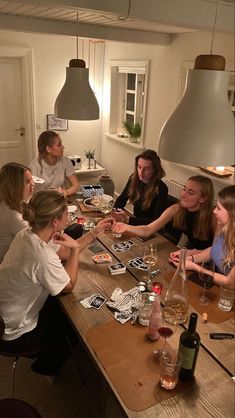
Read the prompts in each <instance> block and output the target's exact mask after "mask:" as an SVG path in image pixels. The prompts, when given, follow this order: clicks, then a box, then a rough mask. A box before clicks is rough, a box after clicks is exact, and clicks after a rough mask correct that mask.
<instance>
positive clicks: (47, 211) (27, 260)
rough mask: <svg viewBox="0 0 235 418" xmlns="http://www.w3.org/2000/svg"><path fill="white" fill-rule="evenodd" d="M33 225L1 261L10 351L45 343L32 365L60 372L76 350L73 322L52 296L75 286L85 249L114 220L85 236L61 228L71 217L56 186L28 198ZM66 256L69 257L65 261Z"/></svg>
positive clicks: (1, 310) (26, 209) (2, 310)
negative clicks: (71, 340)
mask: <svg viewBox="0 0 235 418" xmlns="http://www.w3.org/2000/svg"><path fill="white" fill-rule="evenodd" d="M22 214H23V219H24V220H26V221H28V224H29V228H24V229H23V230H21V231H20V232H19V233H18V234H17V235H16V236H15V238H14V240H13V241H12V243H11V246H10V248H9V250H8V252H7V254H6V255H5V257H4V260H3V262H2V264H1V265H0V316H1V317H2V318H3V320H4V322H5V331H4V334H3V341H2V343H1V344H2V348H3V349H4V351H8V352H9V351H13V352H14V351H18V350H20V351H21V350H24V351H26V350H29V349H32V348H34V347H37V348H41V349H43V350H42V352H40V353H39V354H38V355H37V358H36V360H35V361H34V363H33V365H32V366H31V367H32V370H33V371H35V372H36V373H40V374H44V375H55V374H56V373H57V372H58V371H59V369H60V368H61V366H62V365H63V363H64V361H65V360H66V359H67V357H68V355H69V354H70V350H69V346H68V344H67V342H66V336H68V333H69V332H68V326H66V325H65V323H66V320H65V318H64V316H63V315H62V314H61V312H60V310H59V308H58V306H57V305H56V301H55V299H54V298H52V297H51V296H56V295H58V294H59V293H61V292H65V293H68V292H71V291H72V290H73V287H74V285H75V282H76V279H77V274H78V267H79V251H81V250H82V249H83V248H85V246H87V245H88V244H90V243H91V242H92V240H93V239H94V238H96V236H97V235H99V234H100V233H103V232H104V231H105V229H106V228H107V227H108V226H109V225H110V223H109V222H110V220H107V219H104V220H103V221H101V222H100V223H99V224H97V225H96V227H95V228H94V229H93V230H92V232H90V233H87V234H86V235H84V236H83V237H81V238H80V239H79V240H77V241H75V240H73V239H72V238H71V237H69V236H68V235H66V234H64V233H61V232H60V231H62V230H63V229H64V228H65V226H66V224H67V222H68V207H67V201H66V198H65V197H64V196H63V195H62V194H60V193H58V192H56V191H45V192H43V191H42V192H38V193H36V194H35V195H34V196H33V197H32V198H31V199H30V201H29V203H27V204H26V203H23V210H22ZM61 259H64V260H66V262H65V264H64V265H62V263H61Z"/></svg>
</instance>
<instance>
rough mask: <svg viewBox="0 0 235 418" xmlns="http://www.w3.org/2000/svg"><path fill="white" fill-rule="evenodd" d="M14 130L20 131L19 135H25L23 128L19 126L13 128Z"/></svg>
mask: <svg viewBox="0 0 235 418" xmlns="http://www.w3.org/2000/svg"><path fill="white" fill-rule="evenodd" d="M14 130H15V131H16V132H19V133H20V136H24V135H25V128H23V127H20V128H18V129H14Z"/></svg>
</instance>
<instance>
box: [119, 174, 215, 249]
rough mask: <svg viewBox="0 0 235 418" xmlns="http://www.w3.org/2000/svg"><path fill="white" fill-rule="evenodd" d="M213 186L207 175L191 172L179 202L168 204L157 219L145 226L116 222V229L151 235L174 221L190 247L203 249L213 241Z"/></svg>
mask: <svg viewBox="0 0 235 418" xmlns="http://www.w3.org/2000/svg"><path fill="white" fill-rule="evenodd" d="M213 200H214V188H213V184H212V181H211V180H210V179H209V178H207V177H205V176H200V175H199V176H192V177H190V178H189V179H188V180H187V183H186V185H185V187H184V188H183V190H182V191H181V196H180V200H179V203H176V204H174V205H172V206H170V207H169V208H167V209H166V210H165V211H164V212H163V213H162V215H161V216H160V217H159V218H158V219H156V220H155V221H154V222H152V223H150V224H148V225H143V226H140V225H139V226H132V225H127V224H124V223H115V224H114V225H113V228H112V229H113V231H114V232H115V233H123V232H128V233H131V234H133V235H137V236H141V237H148V236H150V235H152V234H153V233H154V232H157V231H158V230H159V229H161V228H163V227H164V226H165V225H166V224H167V223H169V222H170V221H172V223H173V227H174V228H176V229H177V230H178V231H180V233H182V232H183V233H184V234H185V235H186V236H187V238H188V244H187V246H188V248H192V249H199V250H200V249H204V248H207V247H208V246H209V245H211V243H212V241H213V236H214V231H215V228H216V220H215V218H214V217H213V204H214V202H213Z"/></svg>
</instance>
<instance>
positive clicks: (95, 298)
mask: <svg viewBox="0 0 235 418" xmlns="http://www.w3.org/2000/svg"><path fill="white" fill-rule="evenodd" d="M105 302H106V299H105V298H104V296H102V295H100V294H99V293H95V294H94V295H91V296H89V297H88V298H85V299H83V300H81V301H80V303H81V304H82V305H83V306H84V307H85V308H94V309H100V308H101V306H102V305H103V304H104V303H105Z"/></svg>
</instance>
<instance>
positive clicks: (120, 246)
mask: <svg viewBox="0 0 235 418" xmlns="http://www.w3.org/2000/svg"><path fill="white" fill-rule="evenodd" d="M132 245H135V243H134V242H133V241H131V240H130V239H129V240H128V241H122V242H118V243H117V244H113V245H112V246H111V248H112V249H113V250H114V251H117V252H118V253H123V252H125V251H128V250H129V249H130V248H131V247H132Z"/></svg>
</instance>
